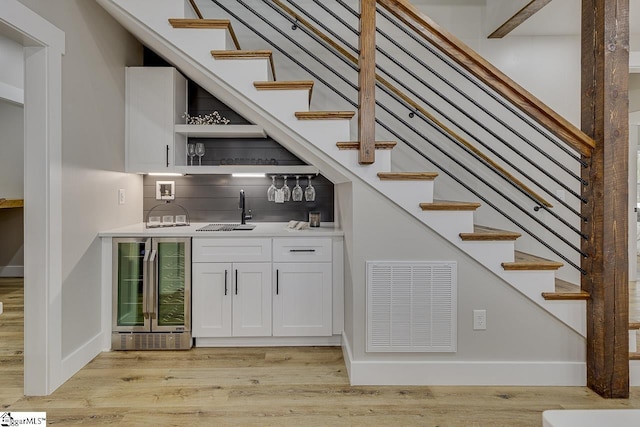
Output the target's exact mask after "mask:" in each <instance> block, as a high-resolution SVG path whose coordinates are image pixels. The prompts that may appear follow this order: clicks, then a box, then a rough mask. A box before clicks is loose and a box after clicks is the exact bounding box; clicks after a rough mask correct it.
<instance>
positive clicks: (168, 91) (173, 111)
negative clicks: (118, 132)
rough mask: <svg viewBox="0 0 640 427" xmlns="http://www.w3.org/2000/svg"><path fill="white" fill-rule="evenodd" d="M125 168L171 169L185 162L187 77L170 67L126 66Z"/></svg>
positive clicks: (128, 170)
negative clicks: (180, 129) (180, 127)
mask: <svg viewBox="0 0 640 427" xmlns="http://www.w3.org/2000/svg"><path fill="white" fill-rule="evenodd" d="M126 84H127V93H126V118H127V120H126V171H127V172H133V173H149V172H173V171H174V167H175V165H176V164H179V165H184V164H186V163H185V155H186V153H185V150H184V147H185V143H186V138H187V137H186V135H184V134H180V133H175V132H174V126H175V124H177V123H184V119H183V118H182V115H183V114H184V113H185V111H187V109H186V100H187V80H186V79H185V78H184V77H183V76H182V75H181V74H180V73H179V72H178V71H177V70H176V69H175V68H172V67H129V68H127V69H126Z"/></svg>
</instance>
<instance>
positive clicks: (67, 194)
mask: <svg viewBox="0 0 640 427" xmlns="http://www.w3.org/2000/svg"><path fill="white" fill-rule="evenodd" d="M21 3H23V4H24V5H26V6H27V7H29V8H31V9H32V10H34V11H35V12H36V13H38V14H39V15H41V16H42V17H44V18H45V19H47V20H48V21H50V22H51V23H53V24H54V25H56V26H57V27H58V28H60V29H62V30H63V31H64V32H65V33H66V42H67V46H66V54H65V55H64V57H63V58H62V167H63V170H62V205H63V212H62V215H63V220H62V236H63V237H62V239H63V241H62V280H63V284H62V313H63V315H62V317H63V318H62V329H63V333H62V353H63V354H62V355H63V357H65V356H68V355H70V354H72V353H73V352H74V351H77V350H79V349H81V348H82V347H83V345H85V344H86V343H87V342H89V341H90V340H91V339H92V338H94V337H95V336H96V335H97V334H98V333H99V332H100V326H101V325H100V322H101V317H100V244H99V239H98V238H97V233H98V232H99V231H101V230H104V229H109V228H113V227H117V226H120V225H125V224H129V223H133V222H138V221H140V220H141V219H142V218H141V216H142V179H141V177H139V176H136V175H129V174H124V173H123V172H122V171H124V91H125V88H124V67H125V66H126V65H140V63H141V59H142V50H141V46H140V44H139V43H138V42H137V41H136V40H135V39H134V38H133V37H132V36H131V35H129V34H128V33H127V32H126V31H125V30H124V29H123V28H122V27H121V26H120V25H119V24H117V23H116V22H115V21H114V20H113V19H112V18H111V17H110V16H109V15H108V14H107V13H106V12H105V11H104V10H103V9H102V8H100V7H99V6H98V5H97V4H96V3H95V2H88V1H83V0H74V1H71V0H54V1H47V2H42V1H38V0H22V1H21ZM27 173H28V171H27ZM119 188H124V189H125V190H126V191H127V204H125V205H118V198H117V193H118V189H119Z"/></svg>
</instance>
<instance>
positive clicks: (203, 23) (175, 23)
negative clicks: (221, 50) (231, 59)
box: [169, 18, 240, 49]
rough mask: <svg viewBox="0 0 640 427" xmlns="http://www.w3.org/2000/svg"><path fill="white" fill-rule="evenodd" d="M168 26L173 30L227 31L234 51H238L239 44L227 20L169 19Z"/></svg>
mask: <svg viewBox="0 0 640 427" xmlns="http://www.w3.org/2000/svg"><path fill="white" fill-rule="evenodd" d="M169 24H171V26H172V27H173V28H198V29H210V30H227V31H229V34H230V35H231V39H232V40H233V44H234V45H235V46H236V49H240V43H239V42H238V38H237V37H236V33H235V31H233V27H232V26H231V21H230V20H228V19H196V18H170V19H169Z"/></svg>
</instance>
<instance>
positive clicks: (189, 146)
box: [187, 144, 196, 166]
mask: <svg viewBox="0 0 640 427" xmlns="http://www.w3.org/2000/svg"><path fill="white" fill-rule="evenodd" d="M187 155H188V156H189V159H191V166H193V156H195V155H196V145H195V144H187Z"/></svg>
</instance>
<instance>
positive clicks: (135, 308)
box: [113, 239, 151, 332]
mask: <svg viewBox="0 0 640 427" xmlns="http://www.w3.org/2000/svg"><path fill="white" fill-rule="evenodd" d="M150 249H151V242H150V239H114V240H113V256H114V263H113V280H114V282H115V283H114V287H113V289H114V295H113V330H114V331H119V332H148V331H150V326H151V323H150V319H149V316H148V315H147V310H146V309H145V308H146V307H147V292H148V286H149V284H148V275H147V272H148V270H147V269H148V262H149V254H150Z"/></svg>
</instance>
